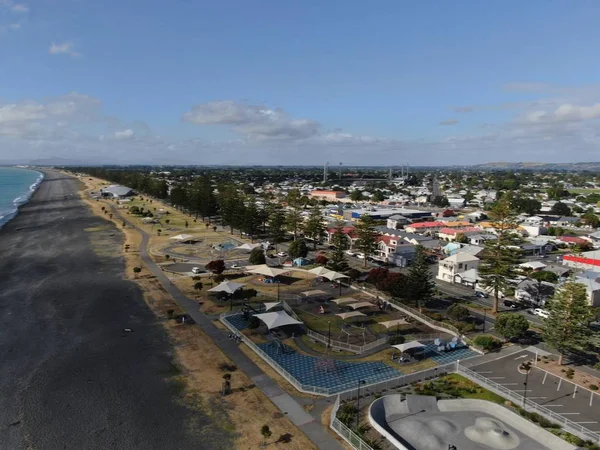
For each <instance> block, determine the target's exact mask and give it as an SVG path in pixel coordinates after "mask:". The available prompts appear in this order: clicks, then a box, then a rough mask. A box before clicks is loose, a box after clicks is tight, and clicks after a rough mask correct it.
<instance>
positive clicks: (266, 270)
mask: <svg viewBox="0 0 600 450" xmlns="http://www.w3.org/2000/svg"><path fill="white" fill-rule="evenodd" d="M246 272H248V273H255V274H257V275H264V276H267V277H277V276H279V275H281V274H284V273H286V272H289V270H288V269H277V268H276V267H269V266H267V265H266V264H260V265H258V266H247V267H246Z"/></svg>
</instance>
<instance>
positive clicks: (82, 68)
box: [0, 0, 600, 166]
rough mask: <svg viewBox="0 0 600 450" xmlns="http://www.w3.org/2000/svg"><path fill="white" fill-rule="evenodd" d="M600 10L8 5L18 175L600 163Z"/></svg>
mask: <svg viewBox="0 0 600 450" xmlns="http://www.w3.org/2000/svg"><path fill="white" fill-rule="evenodd" d="M599 19H600V2H598V1H596V0H578V1H576V2H573V1H569V0H561V1H558V0H528V1H526V2H523V1H522V0H519V1H515V0H504V1H501V2H489V1H485V2H484V1H481V0H454V1H445V0H438V1H427V2H423V1H418V0H413V1H408V0H401V1H398V0H390V1H388V0H377V1H374V2H365V1H364V0H360V1H358V0H356V1H355V0H327V1H322V0H302V1H281V0H257V1H248V0H235V1H234V0H219V1H207V0H170V1H168V2H167V1H164V0H163V1H158V0H144V1H141V0H127V1H123V0H102V1H92V0H31V1H29V0H22V1H21V0H0V163H1V162H2V161H4V162H6V161H15V160H23V159H37V158H67V159H70V160H74V161H81V162H88V163H107V164H114V163H117V164H118V163H121V164H136V163H139V164H239V165H245V164H273V165H288V164H303V165H322V164H324V163H325V162H326V161H329V162H330V164H332V165H337V164H338V163H339V162H342V163H344V164H345V165H384V166H388V165H401V164H405V163H408V164H410V165H413V166H415V165H454V164H457V165H465V164H477V163H485V162H496V161H515V162H517V161H522V162H528V161H536V162H580V161H598V160H600V158H599V155H600V152H599V151H598V149H599V148H600V147H599V144H600V58H598V52H597V49H598V48H600V28H599V27H598V25H597V24H598V20H599Z"/></svg>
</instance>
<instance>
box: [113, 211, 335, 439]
mask: <svg viewBox="0 0 600 450" xmlns="http://www.w3.org/2000/svg"><path fill="white" fill-rule="evenodd" d="M108 206H110V207H111V208H112V210H113V212H114V214H115V216H116V217H119V218H120V220H124V221H126V222H127V223H128V224H129V226H131V227H134V228H135V229H136V231H138V232H139V233H140V234H141V236H142V243H141V245H140V255H141V257H142V260H143V261H144V264H145V265H146V267H148V269H149V270H150V271H151V272H152V274H153V275H155V276H156V278H157V280H158V281H159V282H160V284H161V285H162V286H163V288H164V289H165V290H166V291H167V292H168V293H169V294H170V295H171V296H172V297H173V299H174V300H175V301H176V302H177V303H178V304H179V306H181V307H182V308H183V309H185V311H186V312H187V313H188V314H189V315H190V316H191V317H192V318H193V319H194V321H195V322H196V323H197V324H198V325H199V326H200V328H201V329H202V330H203V331H204V333H206V335H207V336H209V337H210V338H211V339H212V340H213V342H214V343H215V344H216V345H217V347H219V348H220V349H221V350H222V351H223V352H224V353H225V354H226V355H227V356H228V357H229V358H230V359H231V360H232V361H233V362H234V363H235V365H236V366H237V367H238V368H239V369H240V370H242V371H243V372H244V373H245V374H246V375H247V376H248V378H250V379H251V380H252V382H253V383H254V384H255V385H256V386H258V388H259V389H260V390H261V391H262V392H263V393H264V394H265V395H266V396H267V397H268V398H269V399H270V400H271V401H272V402H273V403H274V404H275V406H277V407H278V408H279V409H280V410H281V411H282V412H283V413H284V414H286V415H287V416H288V418H289V419H290V420H291V421H292V423H294V425H296V426H297V427H298V428H299V429H300V430H302V431H303V432H304V433H305V434H306V435H307V436H308V438H309V439H310V440H311V441H312V442H313V443H314V444H315V445H316V446H317V447H318V448H319V449H324V450H342V449H343V447H342V446H341V445H340V444H339V443H338V442H337V441H336V440H335V439H334V438H333V436H331V435H330V434H329V433H328V432H327V431H326V429H325V428H324V427H323V425H321V423H320V421H319V420H320V417H316V418H315V417H313V416H311V415H310V414H309V413H307V412H306V411H305V410H304V409H303V408H302V406H301V404H300V402H299V401H297V399H296V398H294V397H292V396H291V395H289V394H287V393H286V392H285V391H284V390H283V389H281V388H280V387H279V385H278V384H277V383H276V382H275V381H273V380H272V379H271V378H269V377H268V376H267V375H266V374H265V373H264V372H263V371H262V369H260V368H259V367H258V366H257V365H256V364H254V362H253V361H252V360H251V359H250V358H248V357H247V356H246V355H245V354H244V353H243V352H242V351H241V350H240V349H239V346H238V344H236V343H235V342H234V341H232V340H231V339H229V338H228V334H229V333H228V332H225V331H222V330H220V329H219V328H217V327H216V326H215V325H214V323H213V322H212V319H211V318H209V317H208V316H207V315H205V314H204V313H202V312H201V311H200V310H199V309H198V304H197V302H195V301H193V300H191V299H189V298H188V297H186V296H185V295H184V294H183V293H182V292H181V291H180V290H179V289H178V288H177V287H176V286H175V285H174V284H172V283H171V281H170V280H169V278H168V277H167V276H166V275H165V273H164V272H163V271H162V270H161V269H160V267H159V266H158V265H157V264H156V263H155V262H154V261H153V260H152V258H150V256H149V255H148V241H149V235H148V234H147V233H146V232H145V231H144V230H142V229H140V228H137V227H135V225H134V224H132V223H131V222H129V220H128V219H127V218H126V217H123V216H121V214H120V211H119V210H118V209H116V207H115V206H114V205H113V204H110V203H109V204H108ZM326 401H330V402H333V400H331V399H328V400H326ZM248 413H251V411H248Z"/></svg>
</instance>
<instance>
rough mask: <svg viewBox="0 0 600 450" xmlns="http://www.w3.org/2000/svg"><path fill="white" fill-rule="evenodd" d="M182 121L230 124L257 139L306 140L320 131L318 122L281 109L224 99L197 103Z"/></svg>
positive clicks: (198, 123)
mask: <svg viewBox="0 0 600 450" xmlns="http://www.w3.org/2000/svg"><path fill="white" fill-rule="evenodd" d="M182 120H183V121H184V122H189V123H193V124H197V125H230V126H231V127H232V128H233V130H235V131H237V132H239V133H242V134H244V135H246V137H248V138H250V139H256V140H298V139H307V138H309V137H312V136H315V135H317V134H318V133H319V127H320V125H319V123H318V122H315V121H313V120H310V119H292V118H290V117H289V116H288V115H287V114H286V113H285V112H284V111H283V110H282V109H270V108H268V107H266V106H261V105H249V104H245V103H238V102H235V101H233V100H221V101H214V102H209V103H204V104H200V105H195V106H194V107H193V108H192V110H191V111H188V112H186V113H184V114H183V116H182Z"/></svg>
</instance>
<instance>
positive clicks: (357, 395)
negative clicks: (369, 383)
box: [356, 380, 365, 431]
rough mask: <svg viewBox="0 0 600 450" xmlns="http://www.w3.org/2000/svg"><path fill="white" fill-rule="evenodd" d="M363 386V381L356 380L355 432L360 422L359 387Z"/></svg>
mask: <svg viewBox="0 0 600 450" xmlns="http://www.w3.org/2000/svg"><path fill="white" fill-rule="evenodd" d="M361 384H365V380H358V384H357V386H356V387H357V389H356V431H358V423H359V420H360V385H361Z"/></svg>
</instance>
